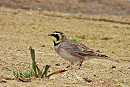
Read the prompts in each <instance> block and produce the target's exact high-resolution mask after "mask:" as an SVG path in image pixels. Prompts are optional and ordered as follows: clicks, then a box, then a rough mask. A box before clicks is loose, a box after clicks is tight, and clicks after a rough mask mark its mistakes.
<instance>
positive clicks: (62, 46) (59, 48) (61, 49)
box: [48, 31, 119, 69]
mask: <svg viewBox="0 0 130 87" xmlns="http://www.w3.org/2000/svg"><path fill="white" fill-rule="evenodd" d="M48 36H51V37H52V39H53V42H54V48H55V51H56V52H57V53H58V54H59V55H60V56H61V57H62V58H64V59H66V60H68V61H70V62H71V65H75V64H76V65H79V69H80V67H81V65H82V63H83V61H85V60H89V59H93V58H99V59H108V60H111V61H115V62H119V61H118V60H116V59H112V58H110V57H108V56H106V55H103V54H100V53H98V52H96V51H94V50H92V49H90V48H88V47H87V46H85V45H83V44H81V43H79V42H76V41H74V40H70V39H67V37H66V36H65V35H64V34H63V33H62V32H59V31H54V32H53V33H51V34H48Z"/></svg>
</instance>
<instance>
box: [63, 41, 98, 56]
mask: <svg viewBox="0 0 130 87" xmlns="http://www.w3.org/2000/svg"><path fill="white" fill-rule="evenodd" d="M63 44H64V49H65V50H67V51H69V52H70V53H71V54H72V55H74V56H78V57H83V56H96V52H95V51H94V50H92V49H90V48H88V47H87V46H85V45H83V44H81V43H78V42H76V41H73V40H67V41H65V42H64V43H63Z"/></svg>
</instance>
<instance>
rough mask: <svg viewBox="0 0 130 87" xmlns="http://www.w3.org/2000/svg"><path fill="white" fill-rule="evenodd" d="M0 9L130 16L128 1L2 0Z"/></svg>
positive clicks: (129, 2)
mask: <svg viewBox="0 0 130 87" xmlns="http://www.w3.org/2000/svg"><path fill="white" fill-rule="evenodd" d="M0 7H8V8H16V9H17V8H21V9H35V10H47V11H57V12H64V13H79V12H81V13H84V14H109V15H130V1H128V0H0Z"/></svg>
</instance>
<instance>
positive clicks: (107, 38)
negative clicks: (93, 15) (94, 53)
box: [101, 37, 112, 40]
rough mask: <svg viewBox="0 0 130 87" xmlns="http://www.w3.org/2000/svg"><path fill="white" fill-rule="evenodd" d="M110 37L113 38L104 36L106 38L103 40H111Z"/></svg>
mask: <svg viewBox="0 0 130 87" xmlns="http://www.w3.org/2000/svg"><path fill="white" fill-rule="evenodd" d="M110 39H112V38H109V37H104V38H102V39H101V40H110Z"/></svg>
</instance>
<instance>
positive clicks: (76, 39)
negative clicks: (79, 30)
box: [72, 37, 80, 41]
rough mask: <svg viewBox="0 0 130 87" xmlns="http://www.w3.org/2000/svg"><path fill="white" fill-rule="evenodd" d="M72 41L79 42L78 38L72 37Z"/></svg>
mask: <svg viewBox="0 0 130 87" xmlns="http://www.w3.org/2000/svg"><path fill="white" fill-rule="evenodd" d="M72 39H73V40H75V41H79V40H80V38H79V37H73V38H72Z"/></svg>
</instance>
